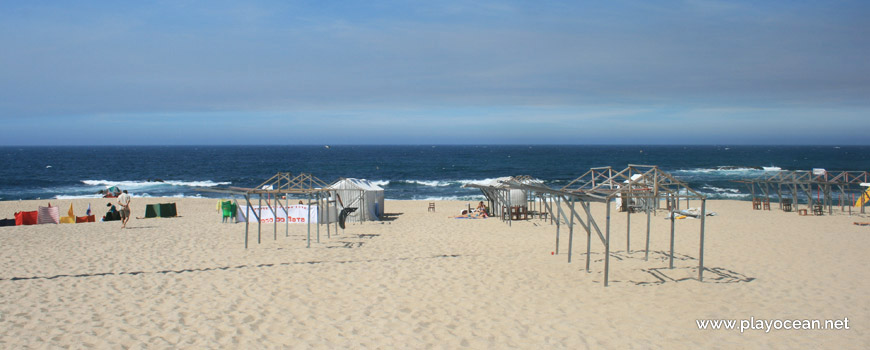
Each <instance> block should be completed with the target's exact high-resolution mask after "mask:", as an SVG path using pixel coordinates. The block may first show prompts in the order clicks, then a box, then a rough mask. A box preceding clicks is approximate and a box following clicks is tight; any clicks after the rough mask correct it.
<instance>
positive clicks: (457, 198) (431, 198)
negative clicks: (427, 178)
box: [411, 195, 486, 201]
mask: <svg viewBox="0 0 870 350" xmlns="http://www.w3.org/2000/svg"><path fill="white" fill-rule="evenodd" d="M411 200H418V201H481V200H486V197H484V196H483V195H479V196H428V197H418V196H414V197H412V198H411Z"/></svg>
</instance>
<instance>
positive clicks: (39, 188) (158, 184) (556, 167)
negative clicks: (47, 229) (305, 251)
mask: <svg viewBox="0 0 870 350" xmlns="http://www.w3.org/2000/svg"><path fill="white" fill-rule="evenodd" d="M628 164H644V165H658V166H659V167H660V168H661V169H663V170H665V171H667V172H670V173H671V174H673V175H674V176H676V177H677V178H679V179H681V180H683V181H686V182H688V184H689V186H690V187H692V188H694V189H696V190H699V191H701V192H703V193H706V194H708V195H709V196H710V197H712V198H732V199H747V198H748V190H747V189H746V188H745V187H744V186H743V185H741V184H739V183H735V182H733V180H740V179H746V178H751V177H757V176H761V175H764V174H765V170H763V168H762V167H779V168H781V169H783V170H811V169H812V168H825V169H827V170H855V171H870V146H843V147H834V146H541V145H533V146H528V145H526V146H520V145H515V146H477V145H476V146H431V145H427V146H342V145H335V146H330V147H327V146H323V145H320V146H165V147H163V146H141V147H140V146H136V147H127V146H117V147H0V165H2V166H0V200H18V199H69V198H87V197H97V196H98V195H97V192H98V191H99V190H101V189H105V188H106V187H108V186H113V185H117V186H119V187H121V188H123V189H127V190H129V191H130V192H131V193H132V194H133V195H134V196H146V197H147V196H152V197H158V196H160V197H215V196H219V195H218V194H213V193H208V192H201V191H198V190H197V188H198V187H211V188H215V187H221V186H238V187H253V186H256V185H258V184H260V183H262V182H263V181H265V180H266V179H268V178H269V177H271V176H272V175H274V174H275V173H277V172H288V171H289V172H291V173H293V174H299V173H310V174H312V175H314V176H316V177H318V178H320V179H322V180H324V181H326V182H327V183H330V182H332V181H334V180H336V179H338V178H341V177H354V178H364V179H369V180H372V181H374V182H375V183H376V184H379V185H381V186H382V187H384V189H385V196H386V197H387V198H388V199H427V200H435V199H459V200H476V199H478V198H482V197H481V195H480V192H479V191H478V190H475V189H465V188H462V187H461V186H462V185H463V184H465V183H468V182H470V181H478V180H485V179H492V178H496V177H502V176H512V175H531V176H533V177H536V178H538V179H541V180H543V181H544V182H545V184H547V185H548V186H551V187H562V186H564V185H565V184H566V183H567V182H569V181H571V180H573V179H574V178H576V177H578V176H580V175H582V174H583V173H585V172H586V171H587V170H588V169H589V168H591V167H601V166H612V167H614V168H617V169H620V170H621V169H622V168H624V167H625V166H627V165H628Z"/></svg>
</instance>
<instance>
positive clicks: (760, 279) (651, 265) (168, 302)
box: [0, 198, 870, 349]
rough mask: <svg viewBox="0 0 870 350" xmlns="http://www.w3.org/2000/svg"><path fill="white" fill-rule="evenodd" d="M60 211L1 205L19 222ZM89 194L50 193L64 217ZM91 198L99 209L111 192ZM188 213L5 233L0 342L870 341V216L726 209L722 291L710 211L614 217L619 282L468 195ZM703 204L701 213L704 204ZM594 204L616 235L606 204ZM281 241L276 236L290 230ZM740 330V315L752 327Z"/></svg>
mask: <svg viewBox="0 0 870 350" xmlns="http://www.w3.org/2000/svg"><path fill="white" fill-rule="evenodd" d="M47 202H48V201H46V200H41V201H14V202H12V201H10V202H0V216H5V217H12V215H13V213H14V212H16V211H19V210H35V209H36V206H37V205H46V203H47ZM70 202H71V201H70V200H51V203H52V205H55V206H59V207H60V211H61V213H62V214H61V215H64V214H65V213H66V211H67V209H68V208H69V204H70ZM72 202H73V203H74V204H75V209H76V214H77V215H83V213H84V210H85V208H86V207H87V204H88V203H90V204H91V205H92V208H93V209H94V211H95V213H96V214H97V215H98V216H99V215H101V214H103V212H104V211H105V205H106V204H105V203H107V202H109V200H108V199H76V200H72ZM165 202H175V203H177V206H178V213H179V215H181V217H178V218H165V219H134V220H132V221H131V223H130V224H129V229H126V230H121V229H120V226H121V225H120V223H119V222H97V223H88V224H74V225H36V226H17V227H0V348H4V349H22V348H60V347H71V348H134V349H138V348H149V349H153V348H157V349H159V348H244V349H259V348H283V347H285V346H289V347H293V348H324V349H331V348H437V349H455V348H465V347H467V348H475V349H479V348H493V349H502V348H525V349H537V348H544V347H546V348H570V349H586V348H589V349H704V348H721V349H735V348H758V349H771V348H777V349H794V348H804V349H807V348H829V349H834V348H835V349H866V348H870V331H868V329H870V328H868V324H870V298H868V297H867V295H868V292H867V291H868V288H870V273H868V270H867V268H866V266H867V264H866V259H867V258H866V255H867V254H866V252H867V251H868V247H870V228H868V227H861V226H856V225H853V224H852V223H853V222H854V221H870V217H868V216H866V215H865V216H857V215H855V216H851V217H850V216H848V215H847V214H845V213H840V212H839V211H838V210H835V212H834V215H825V216H821V217H812V216H798V215H797V214H795V213H784V212H781V211H779V210H776V208H775V205H774V210H772V211H753V210H752V209H751V204H750V203H749V202H739V201H708V210H710V211H715V212H717V213H718V216H712V217H708V218H707V221H706V223H707V226H706V242H705V245H706V250H705V252H706V253H705V267H706V268H707V270H706V272H705V275H704V277H705V279H704V282H699V281H698V280H697V279H696V277H697V265H698V261H697V258H698V248H699V246H698V236H699V234H698V233H699V232H698V231H699V227H700V225H699V224H700V220H696V219H685V220H678V222H677V227H676V242H675V247H676V253H677V254H676V259H675V262H674V264H675V268H674V269H668V268H667V267H668V259H667V257H668V256H667V251H668V247H669V236H670V231H669V230H670V226H669V224H670V223H669V221H668V220H665V219H664V217H665V212H664V211H659V212H658V213H657V216H654V217H652V219H651V223H652V234H651V246H650V250H651V252H650V259H649V261H644V259H643V257H644V252H643V249H644V243H645V242H644V240H645V227H646V226H645V225H646V216H645V215H643V214H636V215H632V218H631V227H632V233H631V248H632V251H631V252H626V235H625V231H626V225H625V224H626V214H625V213H614V214H613V222H612V245H611V246H612V250H613V255H612V258H611V260H610V261H611V269H610V286H608V287H606V288H605V287H604V286H603V272H604V262H603V257H604V255H603V251H604V248H603V245H602V243H601V242H600V241H599V240H598V239H597V238H595V237H596V235H595V234H594V233H593V241H592V252H593V253H592V254H591V256H590V258H591V272H586V271H585V259H586V255H585V251H586V234H585V231H583V230H582V228H580V227H579V226H577V228H576V231H575V234H576V235H575V236H574V241H573V243H574V250H573V256H572V260H573V261H572V262H571V263H570V264H569V263H568V262H567V259H568V255H567V252H568V228H567V227H566V226H562V227H561V229H560V238H559V239H560V243H561V247H560V249H559V254H551V252H554V251H555V242H556V228H555V226H553V225H550V224H549V222H546V221H541V220H538V219H534V220H528V221H515V222H513V223H512V224H511V225H510V226H509V225H508V224H507V223H506V222H502V221H500V220H498V219H494V218H490V219H485V220H467V219H452V218H449V216H452V215H456V214H458V212H459V211H460V210H461V209H462V208H464V207H465V206H466V205H467V204H471V205H472V206H473V205H474V203H468V202H459V201H438V202H436V212H434V213H433V212H428V211H427V202H426V201H394V200H388V201H387V203H386V205H385V207H386V212H387V213H388V214H389V215H388V217H387V218H388V220H385V221H381V222H367V223H363V224H349V226H348V227H347V229H345V230H343V231H340V233H339V234H336V232H335V231H334V230H331V231H330V233H329V237H327V232H326V227H325V226H321V228H320V243H317V242H316V230H315V228H314V227H312V240H313V243H312V244H311V247H310V248H306V234H307V231H306V228H307V227H306V226H305V225H290V226H289V234H288V233H285V226H284V225H279V226H278V227H277V230H276V229H275V227H274V226H273V225H271V224H264V225H263V226H262V236H261V242H260V243H258V242H257V224H252V225H251V226H250V228H251V236H250V237H249V244H250V246H249V248H248V249H247V250H246V249H245V248H244V233H245V225H244V224H222V223H221V222H220V221H221V220H220V214H219V213H218V212H217V211H216V209H215V205H216V200H214V199H193V198H184V199H179V198H134V201H133V206H134V207H133V213H134V215H136V216H144V204H146V203H165ZM698 204H699V203H697V202H695V203H692V205H693V206H695V205H698ZM593 212H595V213H596V220H597V222H598V224H599V225H600V226H601V229H602V230H604V224H603V223H604V214H603V213H604V206H603V204H595V205H594V206H593ZM276 237H277V239H276ZM750 317H754V318H755V319H763V320H774V319H780V320H783V319H787V320H794V319H800V320H803V319H819V320H822V322H824V320H826V319H839V320H843V319H844V318H848V320H849V326H850V329H848V330H845V329H844V330H775V329H774V330H771V331H770V332H766V331H765V330H745V331H744V332H742V333H741V332H740V330H738V329H734V330H721V329H720V330H711V329H707V330H700V329H699V327H698V325H697V322H696V320H698V319H734V320H743V319H746V320H748V319H750ZM738 322H739V321H738Z"/></svg>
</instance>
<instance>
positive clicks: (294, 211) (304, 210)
mask: <svg viewBox="0 0 870 350" xmlns="http://www.w3.org/2000/svg"><path fill="white" fill-rule="evenodd" d="M272 209H274V210H275V213H274V214H273V213H272ZM246 211H247V215H245V214H246V213H245V212H246ZM255 213H256V214H257V215H256V216H255V215H254V214H255ZM288 214H289V215H288ZM245 216H247V217H248V220H250V221H251V222H257V216H259V217H260V222H261V223H264V224H265V223H269V224H271V223H273V222H277V223H285V222H288V223H291V224H306V223H308V221H309V220H306V218H307V217H308V206H307V205H304V204H298V205H291V206H289V207H286V210H285V208H282V207H273V208H271V209H270V208H269V207H268V206H262V207H257V206H252V207H248V206H244V205H240V206H239V212H238V215H236V217H237V218H238V220H239V221H240V222H245ZM310 217H311V218H312V220H314V219H316V218H317V206H316V205H312V206H311V216H310ZM312 223H314V224H316V223H317V221H316V220H314V221H312Z"/></svg>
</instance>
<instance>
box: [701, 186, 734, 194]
mask: <svg viewBox="0 0 870 350" xmlns="http://www.w3.org/2000/svg"><path fill="white" fill-rule="evenodd" d="M701 189H705V190H710V191H714V192H716V193H726V192H727V193H740V190H738V189H736V188H721V187H715V186H704V187H701Z"/></svg>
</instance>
